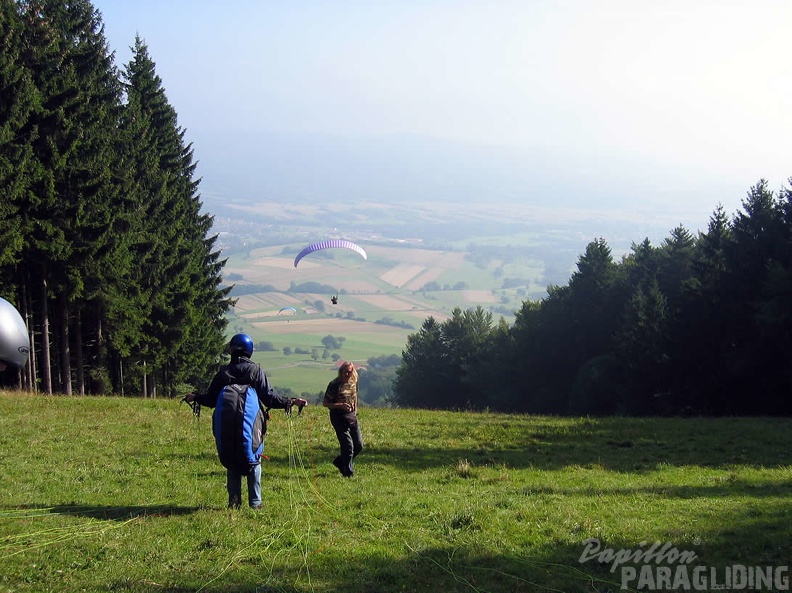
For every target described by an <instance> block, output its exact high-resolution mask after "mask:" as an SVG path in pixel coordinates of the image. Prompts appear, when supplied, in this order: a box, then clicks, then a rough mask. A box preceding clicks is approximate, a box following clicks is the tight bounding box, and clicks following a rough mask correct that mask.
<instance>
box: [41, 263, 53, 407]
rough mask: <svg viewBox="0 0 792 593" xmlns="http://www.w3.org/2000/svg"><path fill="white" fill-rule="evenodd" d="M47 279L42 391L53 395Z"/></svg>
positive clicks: (43, 283)
mask: <svg viewBox="0 0 792 593" xmlns="http://www.w3.org/2000/svg"><path fill="white" fill-rule="evenodd" d="M47 299H48V297H47V279H46V278H44V276H43V275H42V278H41V373H42V377H41V379H42V385H41V389H42V391H44V393H46V394H48V395H52V372H51V370H50V362H51V361H50V352H49V348H50V340H49V311H48V309H47Z"/></svg>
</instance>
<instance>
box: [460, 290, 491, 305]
mask: <svg viewBox="0 0 792 593" xmlns="http://www.w3.org/2000/svg"><path fill="white" fill-rule="evenodd" d="M462 300H463V301H464V302H466V303H494V302H495V301H496V300H497V299H496V298H495V295H494V294H492V291H491V290H463V291H462Z"/></svg>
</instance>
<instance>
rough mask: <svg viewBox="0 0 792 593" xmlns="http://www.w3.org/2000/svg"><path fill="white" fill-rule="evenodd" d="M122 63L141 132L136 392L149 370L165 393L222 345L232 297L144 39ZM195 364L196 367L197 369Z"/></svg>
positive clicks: (130, 114)
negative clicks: (141, 309)
mask: <svg viewBox="0 0 792 593" xmlns="http://www.w3.org/2000/svg"><path fill="white" fill-rule="evenodd" d="M133 52H134V55H133V57H132V60H131V61H130V62H129V64H127V66H126V68H125V70H124V80H125V87H126V92H127V98H128V101H127V114H126V120H127V121H129V122H133V121H134V122H137V123H136V126H138V127H139V129H140V130H141V131H142V132H143V134H142V135H141V137H140V138H139V140H138V147H139V149H138V152H137V153H136V155H132V159H133V160H135V166H134V171H135V172H136V173H135V176H134V179H133V180H132V183H133V184H134V186H135V188H136V191H135V195H136V197H137V199H138V200H139V203H138V206H137V208H138V210H139V211H140V212H141V213H142V215H141V216H140V217H139V218H138V219H137V223H138V226H137V228H136V229H135V233H137V234H139V235H140V236H141V237H144V238H145V240H143V241H139V242H138V243H137V248H138V260H139V266H140V271H139V274H138V277H137V278H135V282H136V283H137V284H138V285H139V287H140V288H139V290H140V294H145V295H147V296H148V297H149V298H148V300H147V303H148V305H147V307H148V311H147V312H146V313H147V314H146V315H144V316H142V319H143V321H142V327H141V330H142V336H143V337H142V340H141V343H140V345H139V346H140V351H141V354H142V356H143V358H144V360H145V361H146V363H147V364H146V368H145V370H144V371H143V377H144V379H145V380H146V382H145V387H144V391H145V393H146V394H147V395H154V394H155V384H154V380H155V377H157V378H158V379H159V380H160V381H161V382H162V384H163V388H164V390H165V392H166V394H167V395H171V396H172V395H175V390H176V389H177V388H178V386H179V385H180V384H181V383H183V382H186V381H193V380H196V379H198V378H200V377H201V376H204V375H205V374H208V373H209V367H210V365H211V364H214V363H216V362H217V359H218V358H219V357H220V356H221V354H222V351H223V344H224V341H225V340H224V329H225V319H224V313H225V312H226V311H227V310H228V309H229V308H230V306H231V304H232V301H231V300H230V299H229V298H228V293H229V291H230V288H223V287H222V286H221V282H222V276H221V272H222V267H223V265H224V263H225V262H224V261H223V260H220V258H219V253H217V252H215V251H213V249H214V244H215V240H216V238H215V237H209V236H208V233H209V232H210V230H211V226H212V219H211V217H210V216H208V215H204V214H201V212H200V210H201V201H200V197H199V195H198V194H197V189H198V183H199V182H198V181H197V180H195V179H194V173H195V163H194V162H193V151H192V147H191V146H190V145H188V144H185V141H184V135H185V131H184V130H183V129H181V128H180V127H179V126H178V123H177V116H176V112H175V110H174V109H173V107H172V106H171V105H170V104H169V103H168V101H167V97H166V96H165V91H164V89H163V87H162V81H161V79H160V78H159V76H158V75H157V74H156V67H155V64H154V61H153V60H152V59H151V58H150V56H149V54H148V48H147V46H146V44H145V43H144V42H143V41H142V40H141V39H140V38H139V37H138V38H137V39H136V40H135V46H134V48H133ZM198 367H203V369H206V370H202V371H197V370H196V369H197V368H198Z"/></svg>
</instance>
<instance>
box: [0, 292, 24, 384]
mask: <svg viewBox="0 0 792 593" xmlns="http://www.w3.org/2000/svg"><path fill="white" fill-rule="evenodd" d="M28 354H30V338H29V337H28V331H27V326H26V325H25V320H24V319H22V315H20V314H19V311H17V309H16V307H14V305H12V304H11V303H9V302H8V301H7V300H5V299H4V298H0V371H5V370H6V369H7V368H8V367H9V366H11V367H16V368H20V369H21V368H22V367H24V366H25V364H26V363H27V360H28Z"/></svg>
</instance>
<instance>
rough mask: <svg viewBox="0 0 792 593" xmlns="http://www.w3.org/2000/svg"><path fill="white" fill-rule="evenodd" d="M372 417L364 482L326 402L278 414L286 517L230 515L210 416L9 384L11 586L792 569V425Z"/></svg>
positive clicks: (603, 587)
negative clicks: (340, 448)
mask: <svg viewBox="0 0 792 593" xmlns="http://www.w3.org/2000/svg"><path fill="white" fill-rule="evenodd" d="M360 418H361V425H362V429H363V435H364V440H365V443H366V449H365V450H364V452H363V453H362V455H361V456H360V457H359V460H358V462H357V464H356V469H357V472H356V475H355V477H353V478H352V479H344V478H342V477H341V476H340V475H339V474H338V472H337V470H336V469H335V468H334V467H333V466H332V465H331V463H330V461H331V460H332V458H333V456H334V455H335V453H336V449H337V443H336V440H335V435H334V433H333V431H332V429H331V427H330V424H329V421H328V419H327V415H326V411H325V410H324V409H322V408H317V407H309V408H306V409H305V410H304V412H303V415H302V416H294V417H291V418H287V417H286V416H285V415H284V414H283V413H282V412H280V411H275V413H274V415H273V419H272V420H271V422H270V426H269V435H268V440H267V446H266V450H265V454H266V455H267V457H268V458H267V459H266V460H265V461H264V467H263V472H262V473H263V477H262V486H263V495H264V504H265V509H264V510H262V511H252V510H250V509H247V508H244V509H242V510H239V511H230V510H228V509H227V508H226V493H225V474H224V471H223V469H222V467H221V466H220V465H219V463H218V461H217V459H216V456H215V453H214V448H213V447H214V444H213V441H212V437H211V422H210V414H209V410H204V414H203V415H202V416H201V418H200V419H196V418H195V417H194V416H193V415H192V413H191V411H190V409H189V408H188V407H187V406H186V405H183V404H180V403H179V402H178V401H176V400H166V399H155V400H142V399H133V398H119V397H115V398H105V397H63V396H56V397H43V396H32V395H28V394H23V393H12V392H2V393H0V440H2V443H0V458H2V467H3V470H2V474H1V475H2V478H1V479H0V500H2V502H1V503H0V545H1V547H2V551H1V552H0V591H2V592H6V591H13V592H15V593H16V592H20V593H21V592H35V593H40V592H45V591H58V592H100V591H101V592H106V591H128V592H147V593H149V592H164V591H168V592H174V593H182V592H187V591H196V592H197V591H206V592H207V593H208V592H215V593H230V592H242V593H254V592H265V591H290V592H312V591H317V592H318V591H322V592H330V591H341V590H348V591H371V592H375V591H376V592H383V593H395V592H403V591H431V592H438V591H442V592H457V591H458V592H463V591H472V592H479V593H484V592H491V593H496V592H519V591H526V592H527V591H563V592H568V593H574V592H584V591H600V592H605V591H616V590H619V588H620V579H621V572H620V571H621V569H616V570H615V571H614V572H611V570H610V568H611V566H612V563H609V562H606V563H600V562H598V561H597V559H596V558H594V559H588V560H587V561H584V562H580V559H581V556H582V555H583V553H584V541H586V540H587V539H589V538H597V539H598V540H599V541H600V542H601V545H602V547H603V548H606V547H607V548H612V549H613V550H620V549H631V550H636V549H639V548H640V546H644V548H646V547H647V544H646V543H645V542H648V543H649V544H651V543H652V542H655V541H657V542H665V543H670V544H672V545H673V546H674V547H675V548H676V549H677V550H679V551H691V552H694V553H695V555H696V558H695V560H694V562H693V564H695V565H697V566H705V567H715V568H718V567H726V566H730V565H734V564H742V565H750V566H770V565H772V566H781V565H788V564H789V560H790V558H792V520H791V519H792V465H791V463H792V461H790V458H791V457H792V431H791V430H790V420H788V419H768V418H750V419H749V418H723V419H706V418H690V419H665V418H663V419H660V418H643V419H635V418H556V417H540V416H509V415H503V414H491V413H480V414H473V413H462V412H439V411H417V410H387V409H362V410H361V412H360ZM628 565H629V563H628ZM628 588H629V589H631V590H637V589H638V587H637V582H635V581H633V582H632V583H629V587H628ZM643 590H646V587H644V588H643ZM749 590H750V589H749ZM762 590H768V589H762Z"/></svg>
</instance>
